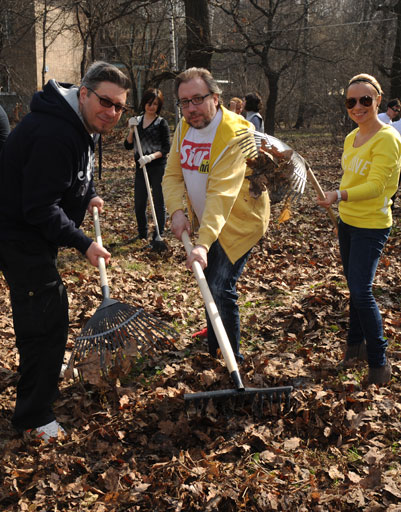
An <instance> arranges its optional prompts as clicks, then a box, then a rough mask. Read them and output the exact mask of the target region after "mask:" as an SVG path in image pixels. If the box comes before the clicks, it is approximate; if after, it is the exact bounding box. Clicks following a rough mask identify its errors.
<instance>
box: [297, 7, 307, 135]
mask: <svg viewBox="0 0 401 512" xmlns="http://www.w3.org/2000/svg"><path fill="white" fill-rule="evenodd" d="M308 17H309V0H304V18H303V29H304V31H303V50H304V53H303V56H302V60H301V90H300V98H299V105H298V115H297V120H296V123H295V125H294V128H295V129H297V130H298V129H299V128H302V127H303V125H304V122H305V119H304V115H305V106H306V99H307V97H308V57H307V51H308V35H309V34H308V30H307V29H308Z"/></svg>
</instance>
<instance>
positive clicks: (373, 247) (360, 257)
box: [338, 220, 390, 368]
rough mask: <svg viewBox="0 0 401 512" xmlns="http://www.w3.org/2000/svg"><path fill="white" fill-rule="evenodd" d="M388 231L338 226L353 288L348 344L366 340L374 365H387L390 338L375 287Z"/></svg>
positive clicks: (349, 286)
mask: <svg viewBox="0 0 401 512" xmlns="http://www.w3.org/2000/svg"><path fill="white" fill-rule="evenodd" d="M389 233H390V228H386V229H368V228H356V227H353V226H350V225H348V224H345V223H344V222H343V221H341V220H340V222H339V225H338V239H339V243H340V253H341V259H342V263H343V267H344V275H345V277H346V278H347V283H348V288H349V291H350V308H349V330H348V338H347V343H348V345H355V344H359V343H362V342H363V340H366V349H367V352H368V363H369V366H370V367H371V368H378V367H380V366H383V365H384V364H386V355H385V352H386V348H387V340H386V338H384V336H383V323H382V317H381V314H380V311H379V308H378V306H377V304H376V300H375V298H374V296H373V293H372V286H373V280H374V277H375V274H376V269H377V265H378V263H379V259H380V256H381V254H382V252H383V249H384V246H385V244H386V241H387V238H388V236H389Z"/></svg>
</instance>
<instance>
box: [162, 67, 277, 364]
mask: <svg viewBox="0 0 401 512" xmlns="http://www.w3.org/2000/svg"><path fill="white" fill-rule="evenodd" d="M175 92H176V96H177V98H178V101H177V104H178V105H179V106H180V108H181V111H182V115H183V119H182V120H181V121H180V123H179V125H178V127H177V129H176V132H175V134H174V139H173V143H172V147H171V150H170V154H169V158H168V161H167V166H166V171H165V175H164V178H163V194H164V198H165V202H166V206H167V209H168V211H169V214H170V217H171V230H172V232H173V233H174V235H175V236H176V237H177V238H178V239H181V235H182V233H183V231H184V230H187V231H188V233H191V223H190V221H189V219H188V217H187V216H186V214H185V213H184V209H185V207H184V196H187V203H188V204H189V206H190V208H189V210H190V211H192V210H193V214H194V216H195V218H196V220H197V221H198V223H199V232H198V237H197V240H196V242H195V245H194V248H193V250H192V252H191V254H190V255H189V256H188V258H187V261H186V266H187V268H188V269H190V268H191V267H192V263H193V262H194V261H195V260H196V261H198V262H199V263H200V265H201V267H202V268H203V269H204V272H205V276H206V279H207V282H208V285H209V288H210V291H211V293H212V295H213V298H214V300H215V302H216V306H217V309H218V310H219V313H220V316H221V319H222V322H223V324H224V327H225V329H226V331H227V335H228V338H229V340H230V343H231V345H232V348H233V351H234V354H235V356H236V358H237V360H238V361H239V362H241V361H242V359H243V358H242V355H241V354H240V351H239V344H240V321H239V311H238V305H237V298H238V294H237V291H236V283H237V280H238V279H239V277H240V275H241V273H242V270H243V268H244V266H245V263H246V261H247V259H248V256H249V253H250V251H251V249H252V247H253V246H254V245H255V244H256V243H257V242H258V240H259V239H260V238H261V237H262V236H263V234H264V233H265V231H266V229H267V225H268V222H269V216H270V202H269V197H268V194H267V192H264V193H262V195H261V196H260V197H259V198H258V199H253V198H251V197H250V195H249V180H247V179H245V177H246V176H247V175H249V174H250V173H251V171H250V169H249V168H247V166H246V157H245V154H244V152H243V150H242V148H241V145H239V144H238V143H239V142H240V140H241V137H240V136H239V135H238V134H239V133H242V132H243V131H244V130H246V129H248V128H250V129H252V128H253V126H252V125H251V124H250V123H249V122H248V121H246V120H245V119H244V118H243V117H241V116H239V115H237V114H235V113H234V112H231V111H229V110H227V109H225V108H224V107H223V106H221V105H220V100H219V96H220V94H221V90H220V88H219V86H218V84H217V83H216V81H215V80H214V79H213V77H212V75H211V74H210V72H209V71H208V70H206V69H203V68H190V69H188V70H186V71H184V72H182V73H181V74H180V75H179V76H178V77H177V78H176V82H175ZM206 316H207V314H206ZM207 328H208V344H209V352H210V354H211V355H213V356H215V355H216V351H217V348H218V342H217V339H216V336H215V334H214V332H213V327H212V325H211V323H210V321H209V318H208V316H207Z"/></svg>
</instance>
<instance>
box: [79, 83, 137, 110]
mask: <svg viewBox="0 0 401 512" xmlns="http://www.w3.org/2000/svg"><path fill="white" fill-rule="evenodd" d="M87 89H88V91H91V92H93V93H94V94H95V95H96V96H97V98H98V100H99V103H100V104H101V105H102V107H105V108H111V107H114V110H115V111H116V113H118V114H119V113H120V112H121V113H124V112H127V110H128V107H126V106H125V105H120V104H119V103H113V102H112V101H110V100H108V99H107V98H103V96H99V95H98V93H97V92H96V91H94V90H93V89H91V88H90V87H87Z"/></svg>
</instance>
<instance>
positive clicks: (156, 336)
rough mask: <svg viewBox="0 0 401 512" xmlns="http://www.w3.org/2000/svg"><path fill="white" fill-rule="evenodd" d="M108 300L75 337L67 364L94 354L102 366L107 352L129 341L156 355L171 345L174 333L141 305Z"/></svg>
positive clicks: (81, 363)
mask: <svg viewBox="0 0 401 512" xmlns="http://www.w3.org/2000/svg"><path fill="white" fill-rule="evenodd" d="M108 300H110V301H111V302H112V304H110V305H108V306H106V307H105V306H103V308H102V307H100V308H99V309H98V310H97V311H96V313H95V315H94V316H93V317H92V318H91V319H90V320H89V321H88V322H87V324H86V325H85V327H84V328H83V329H82V332H81V334H80V336H78V337H77V338H76V340H75V347H74V351H73V353H72V355H71V359H70V363H69V364H72V363H74V365H75V366H77V367H79V366H80V365H81V366H82V365H83V364H84V363H83V362H84V361H85V360H87V359H88V358H90V356H91V355H94V354H96V355H97V356H98V358H99V364H100V368H102V369H105V367H106V366H107V360H108V358H107V356H108V354H110V353H112V354H117V353H118V351H119V350H120V349H124V348H126V347H127V345H129V344H130V343H131V344H135V347H136V349H137V351H138V353H139V354H141V355H144V354H145V353H146V354H151V355H156V354H157V353H158V352H159V351H163V350H172V349H173V348H174V340H175V339H176V338H177V333H176V332H175V331H174V329H172V328H171V327H170V326H169V325H168V324H166V323H165V322H163V321H162V320H159V319H156V318H155V317H154V316H152V315H150V314H148V313H146V312H145V311H144V310H143V308H138V307H134V306H130V305H127V304H122V303H120V302H117V301H113V299H108Z"/></svg>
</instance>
